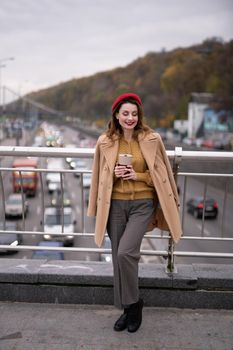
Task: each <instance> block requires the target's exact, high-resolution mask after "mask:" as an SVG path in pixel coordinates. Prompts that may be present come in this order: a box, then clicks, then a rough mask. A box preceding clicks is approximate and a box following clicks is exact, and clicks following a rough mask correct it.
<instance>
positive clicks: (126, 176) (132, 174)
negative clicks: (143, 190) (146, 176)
mask: <svg viewBox="0 0 233 350" xmlns="http://www.w3.org/2000/svg"><path fill="white" fill-rule="evenodd" d="M122 179H123V180H136V179H137V175H136V173H135V171H134V169H133V167H132V165H128V166H127V172H125V174H124V175H122Z"/></svg>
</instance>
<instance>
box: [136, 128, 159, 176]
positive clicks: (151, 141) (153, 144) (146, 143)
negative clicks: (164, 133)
mask: <svg viewBox="0 0 233 350" xmlns="http://www.w3.org/2000/svg"><path fill="white" fill-rule="evenodd" d="M139 144H140V147H141V151H142V154H143V157H144V158H145V160H146V163H147V165H148V168H149V169H150V168H153V167H154V163H155V157H156V151H157V136H156V134H149V135H148V136H145V137H144V138H143V137H142V138H140V139H139Z"/></svg>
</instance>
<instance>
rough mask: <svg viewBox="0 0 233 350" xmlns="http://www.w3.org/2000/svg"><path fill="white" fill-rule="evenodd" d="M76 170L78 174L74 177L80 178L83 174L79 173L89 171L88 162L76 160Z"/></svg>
mask: <svg viewBox="0 0 233 350" xmlns="http://www.w3.org/2000/svg"><path fill="white" fill-rule="evenodd" d="M74 170H76V171H77V173H74V176H77V177H80V176H81V173H80V172H79V171H81V172H82V171H85V170H88V167H87V164H86V162H85V161H84V160H76V162H75V167H74Z"/></svg>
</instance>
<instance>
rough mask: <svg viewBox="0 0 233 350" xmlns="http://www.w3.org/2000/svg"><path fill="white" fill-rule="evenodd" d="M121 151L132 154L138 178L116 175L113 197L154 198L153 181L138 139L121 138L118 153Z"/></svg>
mask: <svg viewBox="0 0 233 350" xmlns="http://www.w3.org/2000/svg"><path fill="white" fill-rule="evenodd" d="M120 153H129V154H132V156H133V160H132V166H133V169H134V171H135V172H136V176H137V178H136V180H123V179H122V178H116V177H115V178H114V185H113V192H112V199H121V200H133V199H146V198H154V187H153V183H152V180H151V176H150V173H149V170H148V167H147V164H146V162H145V160H144V158H143V155H142V153H141V150H140V147H139V143H138V141H137V140H135V139H132V140H131V141H130V142H128V141H126V140H125V139H123V138H121V139H120V142H119V150H118V155H119V154H120Z"/></svg>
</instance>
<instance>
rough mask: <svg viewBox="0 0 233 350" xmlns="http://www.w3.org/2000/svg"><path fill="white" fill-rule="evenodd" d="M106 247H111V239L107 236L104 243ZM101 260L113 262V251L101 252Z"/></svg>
mask: <svg viewBox="0 0 233 350" xmlns="http://www.w3.org/2000/svg"><path fill="white" fill-rule="evenodd" d="M103 248H104V249H111V241H110V238H109V237H105V239H104V243H103ZM100 260H101V261H105V262H108V263H110V262H112V254H111V253H101V254H100Z"/></svg>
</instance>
